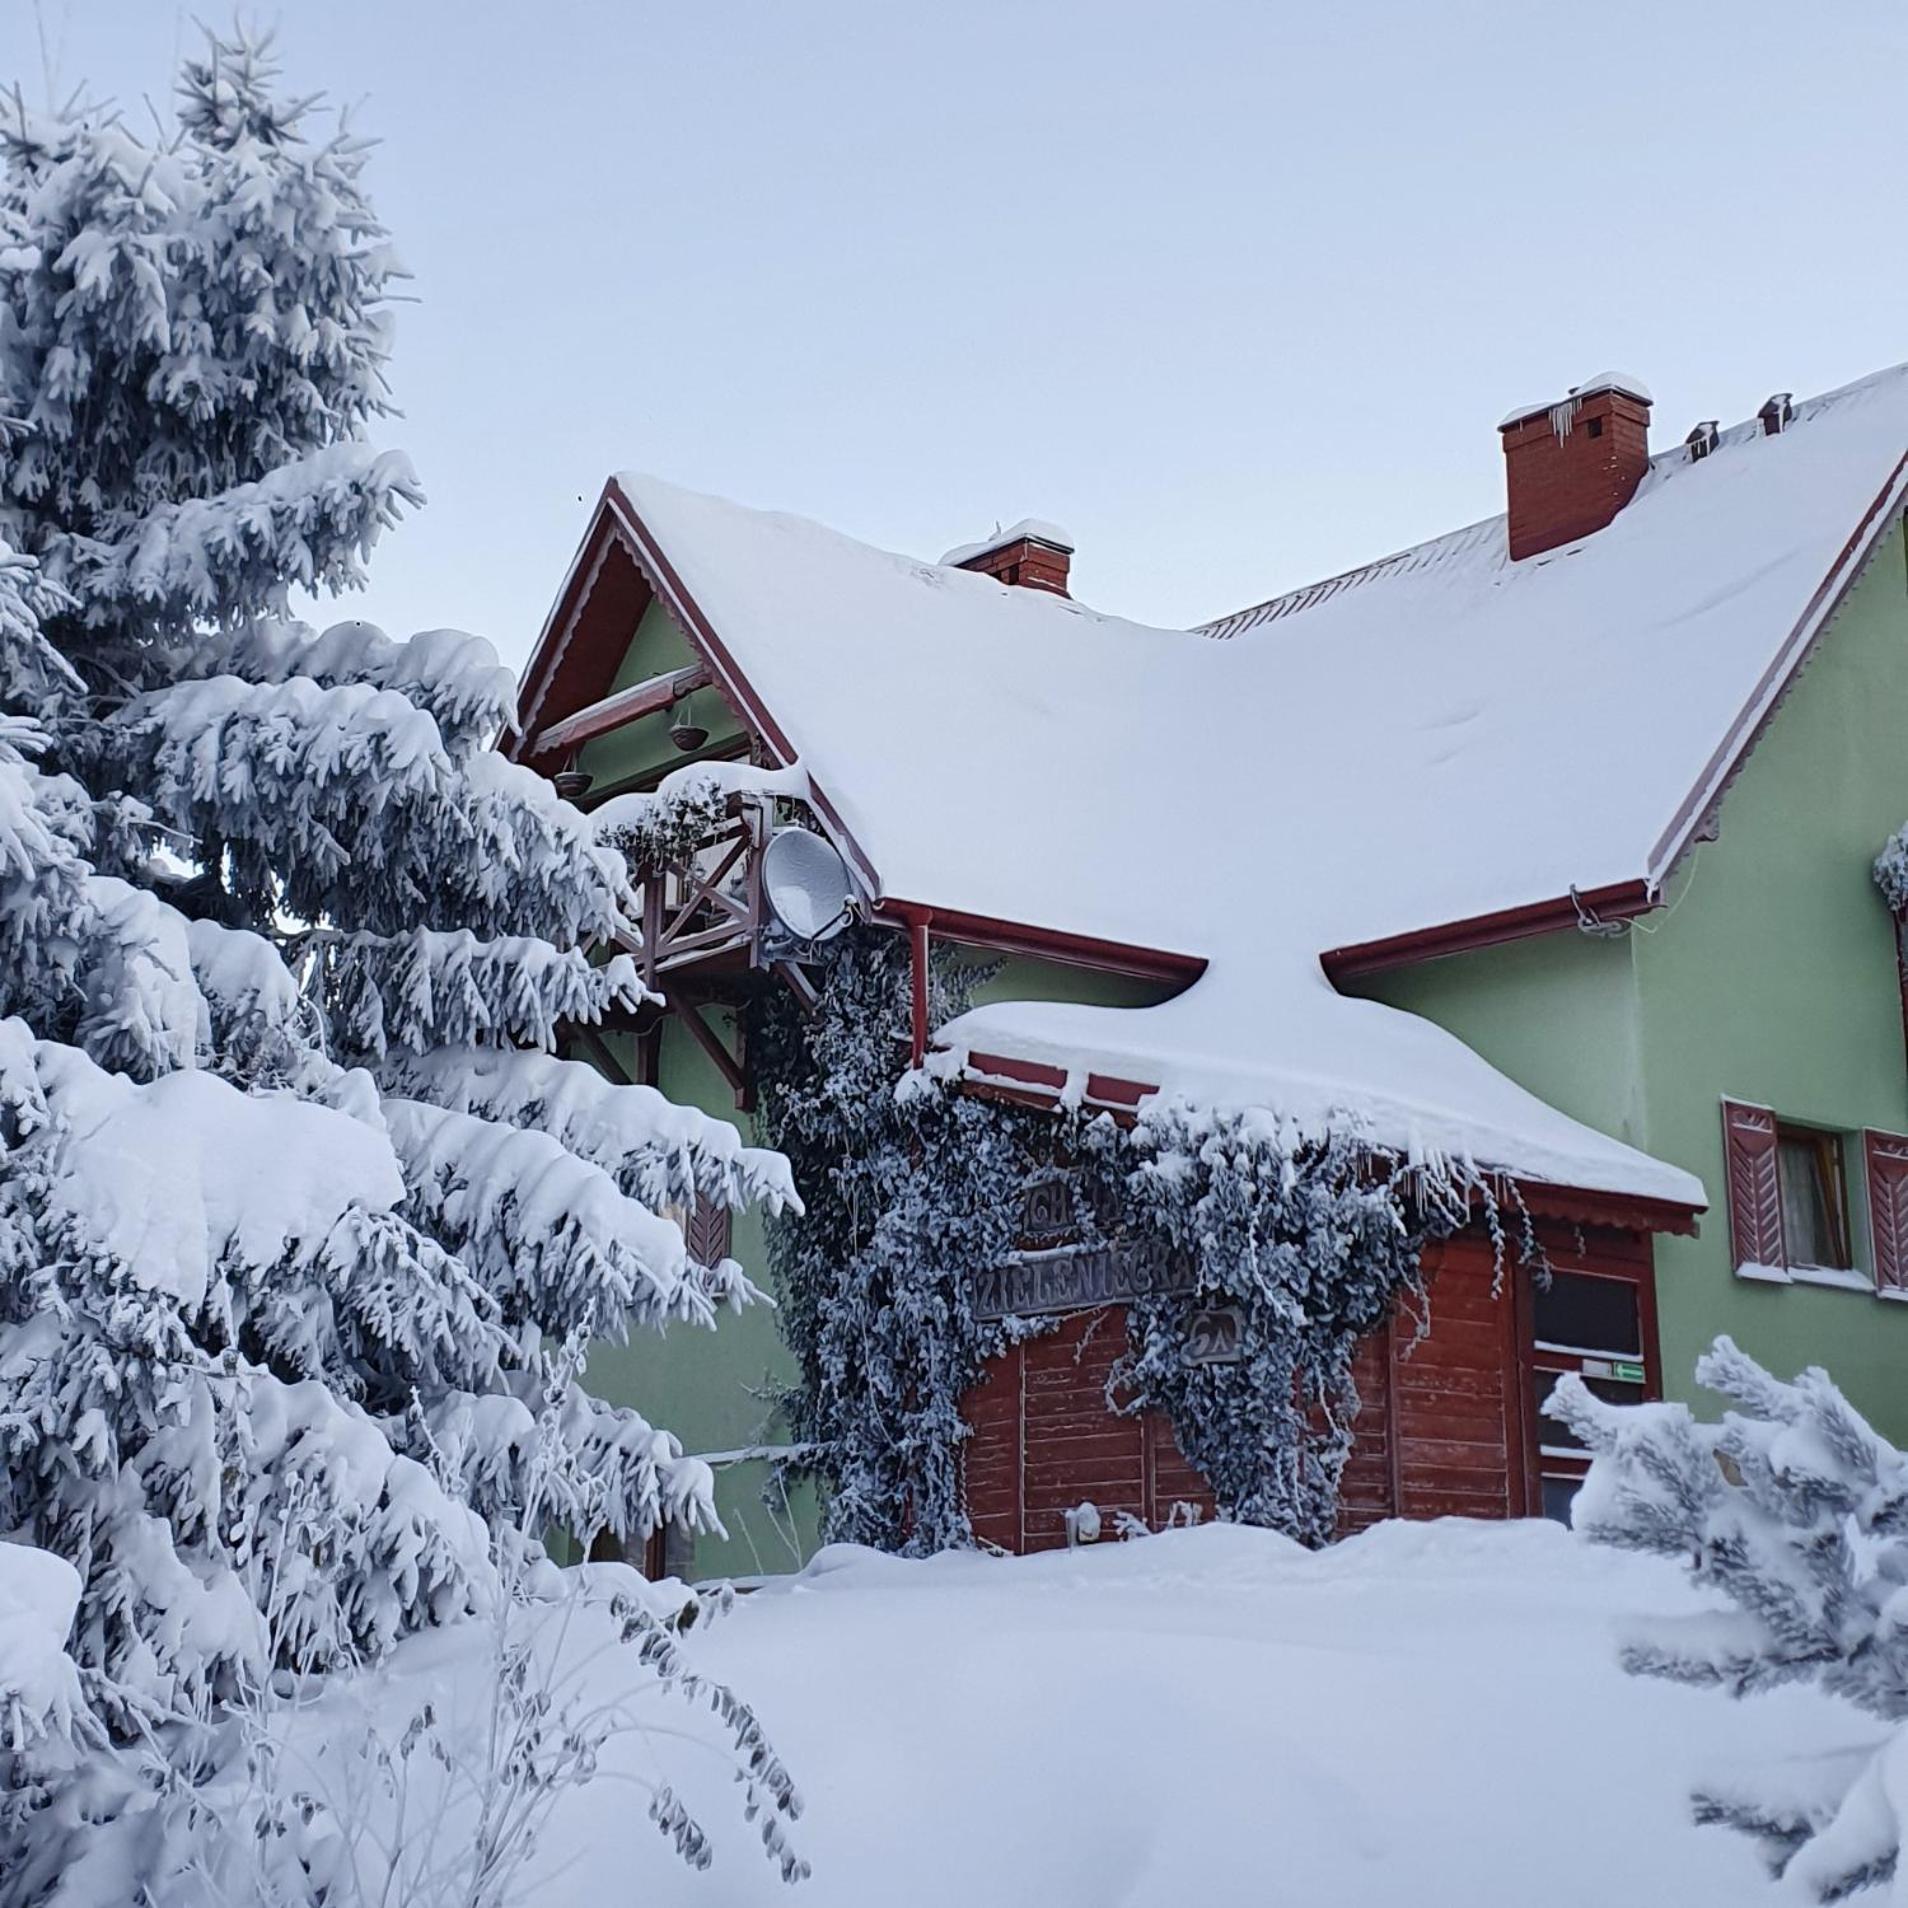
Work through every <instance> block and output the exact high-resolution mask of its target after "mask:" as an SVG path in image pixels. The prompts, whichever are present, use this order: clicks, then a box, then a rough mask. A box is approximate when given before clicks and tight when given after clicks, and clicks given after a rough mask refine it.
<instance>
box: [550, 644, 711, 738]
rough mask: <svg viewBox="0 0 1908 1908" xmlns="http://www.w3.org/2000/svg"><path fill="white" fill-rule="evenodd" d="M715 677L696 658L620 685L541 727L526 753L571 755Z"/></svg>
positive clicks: (668, 704) (689, 692)
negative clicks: (643, 680) (660, 674)
mask: <svg viewBox="0 0 1908 1908" xmlns="http://www.w3.org/2000/svg"><path fill="white" fill-rule="evenodd" d="M711 680H712V678H711V677H710V674H709V665H708V664H707V663H705V662H695V663H690V664H689V665H688V667H687V668H684V669H672V670H671V671H670V672H669V673H668V674H667V675H664V676H651V677H649V679H648V680H647V681H645V682H633V683H631V684H630V686H629V687H628V688H627V689H619V690H617V691H616V693H615V694H614V695H611V696H605V697H604V698H603V699H602V701H600V702H592V703H588V704H586V705H585V706H584V707H583V708H581V709H578V710H577V711H576V713H575V714H574V715H567V716H565V717H564V718H563V719H562V720H561V721H560V722H552V723H550V724H549V725H548V726H547V727H546V728H542V729H539V730H538V731H537V732H536V734H535V735H534V736H533V737H532V738H531V740H530V746H529V747H528V748H527V749H525V750H524V755H525V756H526V757H527V758H528V759H530V760H532V761H535V760H538V759H540V758H542V757H544V756H547V755H567V754H568V753H569V751H570V750H572V749H580V748H581V747H582V746H583V744H584V743H585V742H590V741H594V740H595V738H596V737H597V736H599V735H607V734H608V733H609V732H610V730H612V729H620V728H621V727H622V726H623V724H624V723H626V722H638V721H640V720H641V719H642V718H643V717H644V716H647V715H654V714H656V712H657V711H658V710H661V709H669V708H673V707H674V706H675V705H676V704H677V703H678V702H680V701H681V700H682V699H683V697H684V696H686V695H689V694H691V693H693V692H694V691H695V690H697V689H701V688H704V687H706V686H707V685H708V683H709V682H710V681H711Z"/></svg>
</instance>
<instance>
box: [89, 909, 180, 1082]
mask: <svg viewBox="0 0 1908 1908" xmlns="http://www.w3.org/2000/svg"><path fill="white" fill-rule="evenodd" d="M86 894H87V899H88V901H89V902H90V904H91V906H90V909H89V911H88V915H87V920H86V942H85V948H84V952H83V956H82V968H81V976H80V978H81V982H82V985H83V987H84V989H85V995H86V1004H85V1008H84V1011H83V1012H82V1014H81V1016H80V1022H79V1028H78V1032H77V1039H78V1042H79V1044H80V1046H82V1047H83V1048H84V1049H85V1050H86V1051H87V1052H88V1053H89V1054H91V1055H92V1057H93V1058H94V1059H95V1060H97V1061H98V1062H99V1063H100V1065H101V1066H103V1067H109V1068H112V1069H113V1070H115V1071H116V1072H119V1073H126V1074H130V1075H131V1076H132V1077H133V1078H134V1079H138V1080H154V1079H157V1078H158V1077H159V1075H160V1074H162V1073H171V1072H173V1071H175V1070H176V1069H178V1068H180V1067H190V1066H194V1065H196V1064H197V1062H198V1059H199V1056H200V1055H201V1054H202V1053H204V1052H206V1051H207V1050H208V1049H209V1047H210V1045H211V1017H210V1013H209V1010H208V1009H207V1006H206V1003H205V998H204V996H203V995H202V994H201V993H200V992H199V989H198V985H197V983H196V982H195V981H194V979H193V972H192V952H191V944H190V941H189V940H188V937H187V922H186V918H185V916H184V915H182V914H180V913H179V912H178V911H177V910H176V909H174V908H170V907H168V906H167V905H166V904H165V903H164V902H163V901H161V900H160V899H159V897H158V896H157V895H155V894H150V893H148V892H147V891H146V890H145V889H144V888H135V887H133V886H131V885H130V884H129V883H127V882H124V881H121V880H119V879H118V878H117V877H116V876H114V875H89V876H88V877H87V880H86Z"/></svg>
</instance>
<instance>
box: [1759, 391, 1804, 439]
mask: <svg viewBox="0 0 1908 1908" xmlns="http://www.w3.org/2000/svg"><path fill="white" fill-rule="evenodd" d="M1756 417H1757V419H1758V421H1759V422H1760V423H1761V425H1762V434H1763V436H1764V437H1779V436H1780V435H1781V434H1782V432H1784V431H1785V430H1787V429H1788V427H1789V424H1790V423H1791V421H1792V420H1793V419H1794V417H1795V400H1794V398H1793V397H1792V396H1791V395H1790V394H1789V393H1788V392H1787V391H1778V392H1777V393H1776V394H1775V396H1774V397H1772V398H1771V399H1770V400H1769V401H1768V403H1766V404H1765V405H1764V406H1763V407H1762V409H1761V410H1759V411H1758V412H1757V413H1756Z"/></svg>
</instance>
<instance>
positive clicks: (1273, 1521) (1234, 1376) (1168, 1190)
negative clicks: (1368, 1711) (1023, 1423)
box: [1094, 1106, 1429, 1543]
mask: <svg viewBox="0 0 1908 1908" xmlns="http://www.w3.org/2000/svg"><path fill="white" fill-rule="evenodd" d="M1094 1138H1095V1139H1096V1141H1097V1142H1098V1143H1099V1145H1100V1147H1101V1148H1103V1149H1104V1153H1105V1156H1106V1157H1107V1159H1108V1162H1109V1165H1110V1166H1111V1170H1112V1172H1113V1173H1114V1175H1115V1176H1116V1180H1117V1185H1118V1189H1119V1192H1120V1194H1121V1196H1122V1199H1123V1202H1124V1204H1125V1207H1126V1210H1127V1211H1128V1213H1129V1214H1130V1217H1131V1223H1132V1225H1133V1226H1134V1227H1135V1229H1137V1230H1140V1231H1143V1232H1150V1233H1153V1234H1155V1235H1157V1236H1158V1237H1160V1238H1163V1239H1164V1240H1165V1241H1166V1242H1167V1243H1168V1245H1169V1247H1170V1248H1171V1249H1172V1250H1173V1251H1174V1252H1176V1253H1178V1254H1180V1255H1182V1256H1183V1257H1185V1258H1187V1259H1189V1260H1190V1261H1191V1263H1192V1267H1193V1272H1194V1277H1195V1281H1196V1283H1195V1287H1194V1291H1193V1293H1192V1295H1191V1297H1189V1298H1188V1297H1178V1296H1175V1297H1165V1298H1149V1299H1142V1300H1140V1301H1139V1302H1138V1303H1136V1304H1135V1305H1134V1306H1133V1307H1132V1308H1131V1310H1130V1312H1129V1313H1128V1317H1127V1332H1128V1335H1129V1337H1130V1339H1131V1341H1132V1350H1131V1352H1130V1354H1129V1356H1128V1359H1127V1361H1126V1363H1125V1365H1124V1366H1123V1367H1122V1369H1121V1370H1120V1372H1119V1373H1118V1374H1117V1378H1118V1380H1119V1381H1121V1382H1123V1384H1124V1385H1125V1386H1127V1387H1129V1388H1130V1390H1131V1393H1132V1398H1131V1402H1130V1403H1129V1405H1128V1407H1127V1408H1128V1409H1138V1408H1141V1407H1143V1406H1149V1407H1152V1408H1155V1409H1158V1410H1161V1411H1164V1412H1165V1413H1166V1415H1167V1416H1168V1417H1169V1418H1171V1420H1172V1423H1173V1432H1174V1435H1175V1437H1176V1438H1177V1440H1178V1442H1179V1448H1180V1450H1181V1451H1182V1452H1184V1454H1185V1455H1186V1457H1187V1458H1188V1459H1189V1460H1190V1461H1191V1462H1192V1463H1193V1464H1194V1465H1196V1466H1197V1467H1198V1469H1199V1470H1200V1472H1201V1473H1202V1474H1203V1475H1204V1476H1205V1478H1206V1481H1207V1482H1208V1484H1210V1485H1211V1487H1212V1492H1213V1496H1214V1497H1215V1498H1216V1499H1217V1500H1218V1503H1219V1506H1220V1509H1221V1511H1222V1513H1223V1514H1224V1515H1225V1516H1227V1517H1230V1518H1233V1519H1236V1520H1237V1521H1238V1522H1240V1523H1245V1524H1267V1525H1270V1526H1272V1527H1273V1528H1274V1529H1277V1530H1282V1531H1284V1532H1286V1533H1287V1534H1288V1535H1289V1536H1293V1537H1297V1538H1300V1539H1301V1540H1303V1541H1304V1542H1307V1543H1324V1542H1326V1541H1327V1540H1328V1539H1329V1538H1330V1537H1331V1535H1332V1531H1333V1527H1334V1525H1335V1524H1336V1522H1337V1515H1338V1485H1339V1479H1340V1476H1341V1475H1342V1474H1343V1471H1344V1468H1345V1460H1346V1458H1347V1457H1348V1456H1349V1455H1350V1452H1351V1442H1352V1420H1353V1419H1354V1418H1355V1417H1356V1416H1357V1413H1358V1392H1357V1388H1356V1386H1355V1385H1354V1384H1353V1382H1352V1360H1353V1357H1354V1356H1355V1354H1356V1352H1357V1349H1358V1341H1359V1340H1360V1339H1361V1338H1363V1337H1364V1336H1365V1335H1366V1334H1367V1333H1369V1332H1372V1331H1374V1330H1376V1329H1377V1327H1378V1326H1379V1325H1381V1324H1382V1323H1383V1322H1384V1320H1385V1318H1386V1317H1387V1316H1388V1315H1389V1313H1390V1311H1391V1309H1392V1307H1393V1305H1394V1304H1396V1302H1397V1300H1398V1297H1399V1294H1400V1293H1401V1292H1403V1291H1405V1290H1406V1289H1407V1288H1410V1289H1416V1288H1417V1285H1418V1263H1419V1251H1420V1248H1421V1246H1422V1245H1423V1242H1424V1239H1425V1236H1426V1233H1427V1229H1428V1223H1429V1222H1428V1221H1427V1220H1426V1219H1425V1218H1424V1217H1423V1216H1421V1215H1417V1214H1415V1213H1414V1210H1413V1208H1414V1206H1415V1205H1416V1204H1417V1203H1418V1202H1417V1201H1414V1200H1409V1199H1407V1198H1406V1197H1404V1196H1403V1195H1402V1193H1401V1189H1400V1187H1399V1185H1398V1183H1397V1181H1396V1179H1395V1177H1394V1175H1393V1174H1392V1172H1391V1171H1390V1170H1389V1165H1388V1162H1386V1161H1385V1160H1383V1159H1382V1158H1381V1157H1379V1156H1377V1155H1375V1154H1374V1153H1373V1151H1372V1149H1371V1148H1370V1147H1369V1146H1367V1145H1366V1144H1364V1143H1363V1142H1362V1141H1361V1140H1360V1139H1359V1138H1358V1137H1357V1136H1356V1134H1355V1133H1353V1132H1351V1131H1349V1130H1346V1129H1342V1128H1335V1129H1332V1130H1330V1131H1328V1132H1326V1133H1325V1134H1322V1135H1315V1134H1311V1135H1308V1134H1306V1133H1303V1132H1301V1131H1299V1130H1298V1129H1297V1128H1295V1127H1293V1126H1291V1125H1289V1124H1288V1123H1286V1122H1283V1121H1279V1120H1275V1119H1272V1118H1270V1117H1269V1116H1267V1115H1265V1114H1262V1113H1247V1114H1240V1113H1229V1114H1224V1115H1217V1114H1201V1113H1198V1112H1195V1111H1193V1110H1192V1109H1189V1108H1186V1107H1183V1106H1179V1107H1171V1108H1167V1109H1164V1110H1162V1111H1160V1112H1158V1113H1156V1114H1153V1115H1151V1116H1149V1117H1148V1118H1146V1119H1143V1120H1141V1121H1140V1122H1139V1123H1138V1124H1137V1125H1136V1126H1135V1127H1134V1128H1133V1130H1132V1131H1131V1132H1130V1133H1121V1132H1119V1131H1118V1130H1117V1129H1113V1128H1111V1126H1110V1123H1102V1124H1101V1125H1100V1126H1099V1127H1097V1128H1096V1129H1095V1132H1094ZM1215 1306H1224V1307H1227V1308H1229V1309H1231V1310H1232V1311H1234V1312H1236V1313H1237V1315H1238V1318H1239V1321H1240V1327H1241V1329H1240V1356H1239V1358H1238V1359H1237V1360H1236V1361H1230V1362H1222V1363H1195V1362H1194V1361H1193V1360H1191V1359H1190V1358H1189V1357H1188V1356H1187V1323H1188V1318H1189V1315H1190V1314H1192V1313H1194V1312H1196V1311H1198V1310H1201V1309H1204V1308H1208V1307H1215Z"/></svg>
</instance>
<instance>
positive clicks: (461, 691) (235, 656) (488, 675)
mask: <svg viewBox="0 0 1908 1908" xmlns="http://www.w3.org/2000/svg"><path fill="white" fill-rule="evenodd" d="M199 661H200V663H201V665H202V667H203V669H204V670H205V672H206V673H208V674H222V673H229V674H231V675H235V676H242V677H243V678H244V679H245V680H246V681H247V682H261V683H278V682H289V681H290V680H291V679H292V677H294V676H305V677H309V678H310V679H311V680H312V681H313V682H317V683H323V684H325V685H326V686H327V687H336V686H337V685H339V684H341V683H351V682H367V683H370V684H371V685H373V687H375V688H379V689H395V690H396V691H397V692H398V694H399V695H401V696H403V697H405V698H406V699H407V700H408V701H410V702H413V703H415V704H416V705H417V706H418V707H419V708H420V709H422V710H424V711H425V712H426V713H427V714H428V715H429V716H430V717H431V718H432V720H433V721H435V722H436V724H437V727H438V731H439V733H440V734H441V735H442V736H443V738H444V741H445V744H446V746H447V747H448V748H450V749H451V750H452V751H453V752H454V753H457V754H463V753H467V752H468V751H469V750H470V749H472V748H474V747H476V746H478V745H479V744H481V743H483V742H485V741H488V740H489V739H490V738H491V737H492V736H494V735H496V734H497V733H498V732H499V731H500V730H501V729H502V728H503V727H504V725H505V724H506V723H508V722H509V721H510V720H511V718H512V716H513V714H514V712H515V708H516V695H517V681H516V677H515V676H514V675H513V674H512V672H511V671H510V670H508V669H506V668H505V667H504V666H503V664H502V663H500V662H499V661H498V660H497V652H496V651H495V650H494V649H493V648H491V646H490V645H489V644H488V643H487V642H485V641H484V639H483V638H482V637H481V636H467V635H466V634H465V633H464V632H463V631H462V630H457V629H428V630H424V631H421V632H420V633H419V634H417V635H415V636H412V637H411V638H409V639H408V640H407V641H404V642H393V641H392V640H391V638H390V637H388V636H386V635H385V633H384V632H383V631H382V630H381V629H379V628H378V627H377V626H376V625H375V624H372V623H363V622H344V623H333V624H332V625H331V627H330V628H329V629H327V630H325V631H324V633H323V634H322V635H319V634H317V633H315V632H314V631H313V630H312V629H311V627H310V625H309V624H306V623H296V622H278V621H265V622H253V623H248V624H246V625H245V626H244V627H243V628H241V629H240V630H238V631H237V632H235V633H234V634H231V635H224V634H221V635H217V636H213V637H209V638H207V639H206V640H205V641H204V642H203V643H202V644H201V645H200V654H199Z"/></svg>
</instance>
